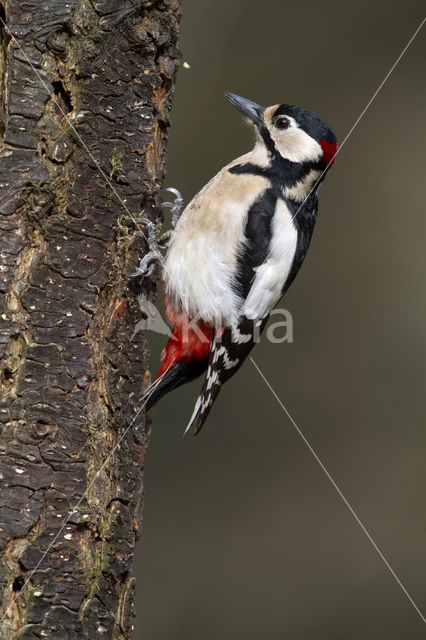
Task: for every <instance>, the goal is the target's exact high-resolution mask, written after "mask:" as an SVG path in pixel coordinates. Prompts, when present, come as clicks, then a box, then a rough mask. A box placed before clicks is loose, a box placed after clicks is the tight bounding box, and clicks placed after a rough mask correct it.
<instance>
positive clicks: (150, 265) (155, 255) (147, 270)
mask: <svg viewBox="0 0 426 640" xmlns="http://www.w3.org/2000/svg"><path fill="white" fill-rule="evenodd" d="M165 191H169V192H170V193H172V194H173V195H174V196H175V200H174V202H163V203H162V204H161V206H162V207H167V208H169V209H170V213H171V214H172V228H171V229H170V230H169V231H166V232H165V233H163V234H162V235H161V236H160V241H159V243H157V238H156V237H155V224H154V223H153V222H152V221H151V220H148V218H141V222H143V223H144V224H145V225H146V227H147V229H148V245H149V247H150V249H151V251H150V252H149V253H147V254H146V256H144V257H143V258H142V259H141V261H140V263H139V266H138V268H137V269H136V271H135V272H134V273H128V274H127V275H128V277H129V278H137V277H138V276H144V277H145V278H149V276H150V275H151V274H152V273H153V271H154V269H155V262H156V261H157V260H158V261H159V262H160V263H161V264H164V258H163V256H162V254H161V253H160V248H164V249H165V248H167V246H168V244H169V242H170V239H171V237H172V235H173V230H174V228H175V227H176V225H177V223H178V220H179V216H180V214H181V212H182V208H183V198H182V196H181V193H180V191H178V190H177V189H174V188H173V187H168V188H167V189H165Z"/></svg>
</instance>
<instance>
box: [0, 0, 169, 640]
mask: <svg viewBox="0 0 426 640" xmlns="http://www.w3.org/2000/svg"><path fill="white" fill-rule="evenodd" d="M0 16H1V17H2V19H3V20H4V21H5V23H6V25H7V26H6V27H4V26H3V28H2V30H1V44H0V72H1V110H0V114H1V118H0V124H1V132H0V133H1V134H2V136H3V139H2V142H1V147H0V153H1V176H0V183H1V184H0V188H1V191H0V294H1V301H0V376H1V377H0V385H1V386H0V390H1V396H0V397H1V401H0V423H1V425H2V436H1V449H0V453H1V458H0V463H1V469H0V471H1V476H0V478H1V483H2V484H1V491H0V548H1V561H0V602H1V609H0V616H1V618H2V619H1V623H0V638H1V639H6V638H7V639H9V638H20V639H23V638H25V639H30V638H31V639H32V638H34V639H35V638H37V639H38V638H40V637H47V638H55V639H57V638H61V639H68V638H70V639H71V638H73V639H74V638H75V639H77V638H79V639H80V638H89V639H90V640H92V639H93V638H98V637H99V638H105V639H107V638H108V639H109V638H129V637H130V629H131V618H132V605H133V591H134V578H133V577H132V564H133V551H134V544H135V537H136V535H137V531H138V528H139V518H140V513H141V504H142V497H143V483H142V472H143V463H144V456H145V453H146V449H147V434H146V431H145V425H144V420H143V412H142V413H141V414H140V415H139V416H138V417H137V419H136V420H135V422H134V424H132V420H133V419H134V417H135V416H136V414H137V412H138V410H139V408H140V397H141V394H142V391H143V388H144V386H145V385H146V383H147V382H148V380H149V374H148V371H147V345H146V342H145V340H144V338H143V334H141V333H138V334H137V335H136V336H135V338H134V339H133V340H131V336H132V332H133V329H134V327H135V325H136V324H137V322H138V321H139V320H140V319H141V316H142V313H141V311H140V309H139V306H138V304H137V295H138V294H139V293H144V294H145V295H146V296H147V297H150V298H152V296H153V295H154V292H155V274H153V275H152V276H151V277H150V278H147V279H142V278H137V279H135V280H131V281H129V279H128V278H127V277H126V275H125V274H126V273H129V272H130V271H132V270H134V268H135V266H136V265H137V263H138V260H139V259H140V257H141V255H143V253H146V251H147V250H148V245H147V242H146V240H145V239H144V237H143V236H142V235H141V234H140V232H139V231H138V228H137V226H136V225H135V222H134V220H132V219H131V216H132V215H133V216H134V217H137V216H140V215H142V214H141V212H143V215H144V216H145V217H148V218H150V219H151V220H153V221H158V219H159V209H158V198H159V189H160V186H161V182H162V178H163V174H164V160H165V148H166V136H167V126H168V124H169V120H168V114H169V109H170V104H171V95H172V92H173V86H174V76H175V69H176V67H177V65H178V51H177V37H178V20H179V17H180V1H179V0H157V1H156V0H152V1H147V0H145V1H144V0H94V1H92V0H68V1H67V2H64V1H63V0H28V1H27V2H22V1H18V0H8V1H6V2H5V3H4V6H1V5H0ZM141 226H142V224H141ZM145 234H146V227H145ZM129 425H131V427H130V428H128V426H129Z"/></svg>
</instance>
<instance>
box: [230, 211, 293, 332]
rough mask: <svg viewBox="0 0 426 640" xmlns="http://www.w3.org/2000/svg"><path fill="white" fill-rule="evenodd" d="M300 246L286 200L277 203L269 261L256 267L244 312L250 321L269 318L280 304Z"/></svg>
mask: <svg viewBox="0 0 426 640" xmlns="http://www.w3.org/2000/svg"><path fill="white" fill-rule="evenodd" d="M296 246H297V230H296V227H295V226H294V224H293V221H292V215H291V212H290V211H289V209H288V207H287V205H286V204H285V202H284V201H283V200H281V199H280V200H277V204H276V207H275V214H274V217H273V220H272V237H271V248H270V253H269V255H268V259H267V260H266V261H265V262H264V263H263V264H261V265H260V266H259V267H257V268H256V276H255V278H254V281H253V284H252V287H251V289H250V291H249V294H248V296H247V299H246V301H245V303H244V305H243V308H242V313H243V314H244V315H245V316H246V317H247V318H249V319H250V320H258V319H262V318H265V316H267V315H268V313H270V312H271V311H272V309H273V308H274V306H275V305H276V304H277V302H278V300H279V299H280V297H281V291H282V288H283V286H284V284H285V281H286V280H287V278H288V275H289V273H290V269H291V265H292V264H293V259H294V254H295V252H296Z"/></svg>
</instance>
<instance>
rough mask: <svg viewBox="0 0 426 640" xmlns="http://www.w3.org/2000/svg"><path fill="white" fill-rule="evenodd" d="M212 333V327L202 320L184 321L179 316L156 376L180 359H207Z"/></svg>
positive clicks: (198, 360) (199, 360) (191, 360)
mask: <svg viewBox="0 0 426 640" xmlns="http://www.w3.org/2000/svg"><path fill="white" fill-rule="evenodd" d="M213 335H214V329H213V327H210V326H209V325H207V324H205V323H204V322H202V321H198V322H191V321H190V320H189V319H187V321H186V322H182V316H180V317H179V322H178V323H177V324H175V326H174V327H173V332H172V335H171V337H170V338H169V341H168V343H167V344H166V346H165V348H164V349H163V352H162V354H161V366H160V371H159V372H158V376H157V378H159V377H160V376H161V375H162V374H163V373H164V372H165V371H167V369H169V367H171V366H172V364H174V363H175V362H179V361H180V360H185V361H186V362H202V361H203V360H207V358H208V357H209V352H210V343H211V341H212V339H213Z"/></svg>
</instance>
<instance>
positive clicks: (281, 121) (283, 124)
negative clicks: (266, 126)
mask: <svg viewBox="0 0 426 640" xmlns="http://www.w3.org/2000/svg"><path fill="white" fill-rule="evenodd" d="M274 126H275V127H276V128H277V129H288V128H289V126H290V120H289V119H288V118H286V117H285V116H278V118H275V120H274Z"/></svg>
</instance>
